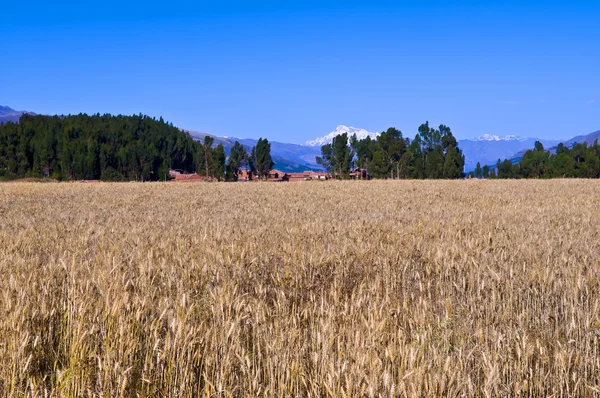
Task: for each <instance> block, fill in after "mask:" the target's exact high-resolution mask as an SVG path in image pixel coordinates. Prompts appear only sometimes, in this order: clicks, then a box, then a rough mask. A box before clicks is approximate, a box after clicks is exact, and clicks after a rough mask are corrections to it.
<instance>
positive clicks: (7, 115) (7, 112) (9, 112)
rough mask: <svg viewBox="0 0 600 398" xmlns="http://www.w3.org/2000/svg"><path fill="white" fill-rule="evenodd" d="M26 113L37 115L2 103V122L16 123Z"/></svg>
mask: <svg viewBox="0 0 600 398" xmlns="http://www.w3.org/2000/svg"><path fill="white" fill-rule="evenodd" d="M24 113H28V114H30V115H35V113H33V112H27V111H16V110H14V109H12V108H9V107H8V106H2V105H0V123H6V122H13V123H16V122H18V121H19V119H20V118H21V115H23V114H24Z"/></svg>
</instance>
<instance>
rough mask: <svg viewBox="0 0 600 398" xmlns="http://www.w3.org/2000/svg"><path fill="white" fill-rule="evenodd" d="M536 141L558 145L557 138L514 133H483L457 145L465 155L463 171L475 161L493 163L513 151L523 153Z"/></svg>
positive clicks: (511, 154) (483, 163)
mask: <svg viewBox="0 0 600 398" xmlns="http://www.w3.org/2000/svg"><path fill="white" fill-rule="evenodd" d="M536 141H540V142H541V143H542V144H543V145H544V146H545V147H550V146H554V145H558V143H559V142H560V141H558V140H544V139H540V138H524V137H517V136H514V135H507V136H505V137H498V136H496V135H489V134H485V135H483V136H481V137H478V138H475V139H470V140H459V141H458V147H459V148H460V149H462V150H463V153H464V155H465V172H467V173H468V172H469V171H472V170H474V169H475V166H476V165H477V162H479V163H480V164H481V167H483V166H484V165H495V164H496V162H497V161H498V159H502V160H504V159H507V158H510V157H511V156H513V155H514V154H515V153H518V152H520V151H523V153H524V152H525V151H526V150H528V149H531V148H533V146H534V144H535V142H536Z"/></svg>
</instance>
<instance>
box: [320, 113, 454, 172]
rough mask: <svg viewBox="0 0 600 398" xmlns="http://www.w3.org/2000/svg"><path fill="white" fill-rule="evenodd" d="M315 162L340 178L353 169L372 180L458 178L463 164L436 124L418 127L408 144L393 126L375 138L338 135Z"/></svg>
mask: <svg viewBox="0 0 600 398" xmlns="http://www.w3.org/2000/svg"><path fill="white" fill-rule="evenodd" d="M316 161H317V163H318V164H320V165H322V166H323V167H324V168H325V169H327V170H328V171H329V172H330V173H331V174H332V175H334V176H336V177H337V178H342V179H343V178H348V176H349V173H350V170H351V169H352V168H355V167H358V168H362V169H366V170H367V172H368V173H369V175H370V176H371V177H373V178H397V179H400V178H413V179H439V178H461V177H463V176H464V174H463V169H464V165H465V157H464V155H463V153H462V151H461V150H460V149H459V148H458V142H457V141H456V138H455V137H454V135H453V134H452V131H451V130H450V127H448V126H445V125H440V126H439V127H438V128H437V129H436V128H432V127H429V122H425V123H424V124H422V125H421V126H420V127H419V129H418V133H417V135H416V136H415V138H414V139H413V140H412V141H411V140H410V139H409V138H405V137H403V135H402V132H401V131H400V130H398V129H395V128H393V127H392V128H389V129H387V130H386V131H384V132H382V133H381V134H380V135H379V136H378V137H377V138H376V139H372V138H371V137H366V138H364V139H362V140H359V139H358V138H357V137H356V134H354V135H352V136H351V137H348V134H347V133H344V134H340V135H338V136H336V137H335V138H334V139H333V141H332V143H331V144H326V145H323V146H322V147H321V156H318V157H317V159H316Z"/></svg>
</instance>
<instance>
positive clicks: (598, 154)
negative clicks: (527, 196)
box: [470, 140, 600, 179]
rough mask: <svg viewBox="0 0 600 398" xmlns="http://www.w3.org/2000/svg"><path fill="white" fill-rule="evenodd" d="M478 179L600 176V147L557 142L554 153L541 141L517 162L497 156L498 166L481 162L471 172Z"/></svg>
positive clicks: (595, 144)
mask: <svg viewBox="0 0 600 398" xmlns="http://www.w3.org/2000/svg"><path fill="white" fill-rule="evenodd" d="M470 174H471V176H472V177H475V178H503V179H507V178H600V146H599V145H598V141H597V140H596V141H595V142H594V143H593V144H592V145H590V146H588V144H587V143H585V142H583V143H576V144H574V145H573V146H572V147H571V148H568V147H567V146H565V145H563V144H562V143H560V144H558V146H557V147H556V148H553V150H552V152H549V151H547V150H546V149H545V148H544V146H543V145H542V143H541V142H539V141H536V143H535V147H534V148H533V149H530V150H528V151H527V152H525V153H524V154H523V157H521V158H520V159H519V160H518V162H512V161H510V160H508V159H505V160H503V161H501V160H500V159H498V162H497V163H496V166H495V167H489V166H487V165H486V166H483V167H481V165H480V164H479V163H478V164H477V167H476V168H475V170H474V171H473V172H472V173H470Z"/></svg>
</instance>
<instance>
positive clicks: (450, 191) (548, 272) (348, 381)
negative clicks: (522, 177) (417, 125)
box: [0, 180, 600, 397]
mask: <svg viewBox="0 0 600 398" xmlns="http://www.w3.org/2000/svg"><path fill="white" fill-rule="evenodd" d="M599 198H600V182H598V181H567V180H554V181H454V182H444V181H440V182H375V181H373V182H331V183H327V184H318V183H298V184H241V183H240V184H193V185H190V184H184V185H178V184H168V185H165V184H158V183H157V184H116V185H113V184H96V185H86V184H4V185H0V214H1V215H2V216H1V217H0V273H1V274H2V278H1V279H0V292H1V296H0V395H2V396H21V395H37V396H43V395H54V396H85V395H102V396H121V395H122V396H136V395H138V396H200V397H210V396H231V397H239V396H264V397H273V396H302V397H308V396H311V397H321V396H331V397H345V396H346V397H362V396H384V397H388V396H408V397H413V396H517V395H521V396H531V397H547V396H552V395H554V396H582V397H583V396H595V395H597V394H598V393H599V392H600V387H599V385H600V370H599V369H600V368H599V365H600V343H599V336H598V333H597V329H596V328H598V326H600V324H599V323H598V321H599V320H600V290H599V282H600V261H599V259H600V243H599V239H600V200H599Z"/></svg>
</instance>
